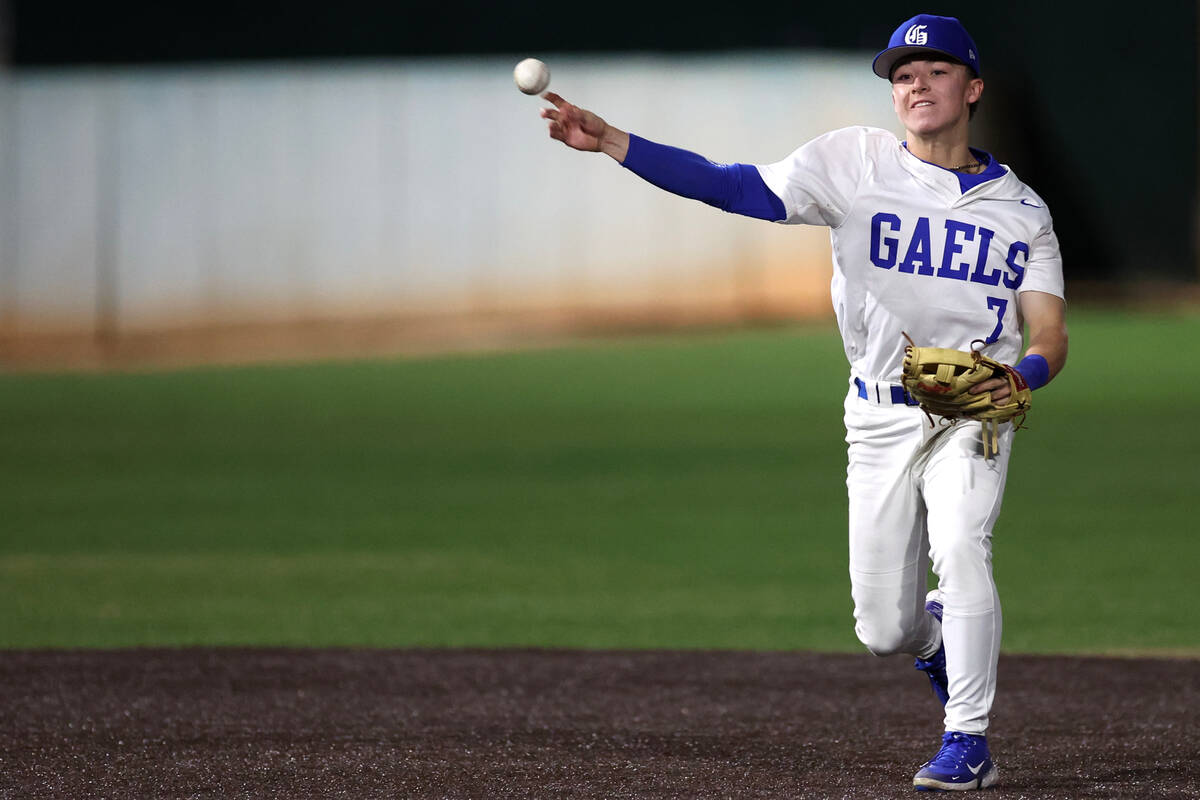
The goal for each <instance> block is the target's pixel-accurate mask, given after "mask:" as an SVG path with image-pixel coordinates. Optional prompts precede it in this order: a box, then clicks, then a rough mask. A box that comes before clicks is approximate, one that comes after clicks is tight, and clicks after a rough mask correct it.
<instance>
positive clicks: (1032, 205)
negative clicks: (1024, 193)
mask: <svg viewBox="0 0 1200 800" xmlns="http://www.w3.org/2000/svg"><path fill="white" fill-rule="evenodd" d="M1021 205H1023V206H1029V207H1030V208H1041V206H1039V205H1038V204H1037V203H1031V202H1029V201H1028V200H1026V199H1025V198H1024V197H1022V198H1021Z"/></svg>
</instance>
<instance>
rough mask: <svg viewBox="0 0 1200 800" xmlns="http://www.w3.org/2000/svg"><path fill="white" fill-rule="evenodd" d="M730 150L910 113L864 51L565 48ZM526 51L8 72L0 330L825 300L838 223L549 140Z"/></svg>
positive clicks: (628, 114) (685, 128)
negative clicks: (734, 202) (789, 215)
mask: <svg viewBox="0 0 1200 800" xmlns="http://www.w3.org/2000/svg"><path fill="white" fill-rule="evenodd" d="M544 58H545V60H546V61H547V62H548V63H549V64H550V67H551V70H552V72H553V81H552V84H551V86H552V88H553V89H555V90H556V91H558V92H560V93H561V94H563V95H564V96H566V97H567V98H568V99H570V100H572V101H574V102H577V103H579V104H580V105H584V106H586V107H589V108H593V109H595V110H596V111H598V112H599V113H601V114H603V115H605V116H606V117H607V118H608V119H610V120H611V121H613V123H614V124H617V125H620V126H621V127H624V128H626V129H628V130H632V131H634V132H637V133H640V134H642V135H644V136H646V137H648V138H651V139H655V140H657V141H662V142H666V143H670V144H674V145H678V146H681V147H686V148H688V149H692V150H696V151H698V152H701V153H703V154H704V155H706V156H707V157H709V158H711V159H713V160H715V161H723V162H731V161H743V162H749V163H763V162H769V161H774V160H777V159H779V158H782V157H783V156H785V155H786V154H787V153H789V152H790V151H791V150H793V149H794V148H795V147H796V146H798V145H800V144H801V143H803V142H804V141H806V140H808V139H809V138H812V137H813V136H816V135H818V134H820V133H822V132H824V131H826V130H829V129H832V128H835V127H840V126H844V125H850V124H869V125H878V126H882V127H894V123H895V118H894V115H893V114H892V112H891V108H890V103H889V95H888V87H887V85H886V83H884V82H883V81H880V80H879V79H878V78H875V77H874V76H873V75H872V74H871V72H870V69H869V66H868V60H869V56H866V55H854V56H851V55H844V54H837V55H833V54H817V55H813V54H809V55H797V54H778V55H764V54H753V55H748V54H743V55H738V54H734V55H721V56H711V57H654V56H629V57H624V58H616V57H606V58H583V57H578V56H570V57H569V56H555V55H548V56H544ZM517 59H518V56H517V55H514V56H513V57H512V58H503V59H500V58H479V59H468V60H453V61H449V60H402V61H401V60H398V61H375V62H365V63H364V62H353V63H304V64H287V65H276V66H270V65H268V66H261V65H260V66H246V65H238V66H204V67H188V68H170V69H164V68H123V69H71V70H55V71H46V70H34V71H30V70H25V71H18V72H15V73H8V74H2V75H0V182H2V185H3V192H2V194H0V336H3V337H6V338H8V339H9V340H10V341H11V340H13V339H14V338H15V337H20V336H23V335H26V334H37V333H45V332H83V333H87V332H96V331H104V332H107V333H109V334H114V333H115V334H120V333H124V332H146V331H155V330H165V329H171V328H179V327H187V326H197V325H201V326H203V325H212V324H217V325H221V324H234V323H245V322H259V321H267V322H271V321H293V320H302V319H345V318H359V317H361V318H368V317H379V316H390V317H397V316H399V317H403V316H406V315H429V314H440V313H446V314H462V313H468V314H469V313H473V312H488V313H501V314H503V313H506V312H526V311H538V310H555V309H557V310H571V309H585V310H589V311H604V310H608V309H611V310H628V309H631V308H632V309H643V310H644V309H664V310H671V309H688V308H702V309H720V308H722V307H728V308H732V309H737V308H754V309H764V308H765V309H777V310H781V311H783V312H791V311H798V312H806V311H807V312H812V311H817V312H825V311H827V309H828V306H829V301H828V296H827V294H828V288H827V284H828V275H829V266H828V251H829V245H828V236H827V232H826V231H824V230H816V229H801V228H798V227H795V226H781V225H773V224H769V223H765V222H761V221H757V220H748V219H744V218H740V217H734V216H731V215H728V214H724V213H722V212H720V211H717V210H715V209H711V208H708V207H706V206H703V205H701V204H699V203H695V202H691V201H685V200H681V199H679V198H676V197H672V196H670V195H668V194H666V193H664V192H661V191H659V190H657V189H654V188H653V187H650V186H648V185H645V184H643V183H642V181H641V180H640V179H638V178H637V177H636V176H634V175H632V174H630V173H628V172H627V171H625V170H623V169H621V168H619V167H618V166H617V165H615V164H614V163H612V162H611V161H610V160H609V159H608V158H607V157H604V156H600V155H595V154H586V155H585V154H580V153H575V152H573V151H568V150H567V149H566V148H564V147H563V146H562V145H560V144H559V143H557V142H553V141H551V140H550V139H549V138H548V137H547V136H546V134H545V124H544V122H543V121H542V120H541V119H540V118H539V117H538V113H537V109H538V108H539V107H540V105H541V101H540V100H538V99H536V98H530V97H526V96H524V95H521V94H520V93H519V92H517V90H516V88H515V87H514V86H513V83H512V78H511V69H512V66H513V64H514V63H515V62H516V60H517Z"/></svg>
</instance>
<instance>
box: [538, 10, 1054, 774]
mask: <svg viewBox="0 0 1200 800" xmlns="http://www.w3.org/2000/svg"><path fill="white" fill-rule="evenodd" d="M873 70H874V72H875V74H876V75H878V76H879V77H881V78H883V79H886V80H888V81H889V82H890V83H891V92H892V104H893V106H894V108H895V111H896V115H897V117H898V118H899V122H900V125H901V126H902V127H903V128H904V133H905V137H904V139H903V140H899V139H897V138H896V137H895V136H894V135H893V134H891V133H889V132H887V131H884V130H879V129H875V128H866V127H851V128H844V129H841V130H836V131H832V132H830V133H827V134H825V135H823V136H820V137H818V138H816V139H814V140H812V141H810V142H808V143H807V144H805V145H803V146H802V147H800V148H799V149H797V150H796V151H795V152H793V153H792V154H791V155H789V156H788V157H786V158H784V159H783V160H782V161H779V162H776V163H774V164H765V165H759V166H753V165H748V164H728V165H724V164H714V163H712V162H710V161H708V160H706V159H704V158H703V157H701V156H699V155H696V154H694V153H690V152H687V151H684V150H679V149H676V148H672V147H667V146H664V145H661V144H655V143H653V142H651V141H649V140H647V139H643V138H641V137H639V136H636V135H633V134H629V133H626V132H625V131H622V130H620V129H618V128H616V127H614V126H612V125H610V124H608V123H607V122H605V121H604V120H603V119H602V118H600V117H599V116H597V115H596V114H593V113H592V112H590V111H587V110H584V109H582V108H579V107H577V106H574V105H572V104H570V103H568V102H567V101H566V100H564V99H563V98H562V97H560V96H558V95H557V94H554V93H552V92H547V93H546V94H545V95H543V97H544V98H545V99H546V100H548V101H549V102H550V103H551V104H552V105H553V108H546V109H543V110H542V116H543V117H545V118H546V119H548V120H549V128H550V136H551V137H552V138H554V139H558V140H559V141H561V142H563V143H564V144H566V145H567V146H569V147H572V148H575V149H577V150H584V151H596V152H602V153H605V154H607V155H609V156H611V157H612V158H614V159H615V160H616V161H617V162H619V163H620V164H621V165H622V166H624V167H625V168H626V169H629V170H630V171H632V172H634V173H635V174H637V175H639V176H641V177H642V178H644V179H645V180H647V181H649V182H651V183H653V184H655V185H656V186H659V187H661V188H663V189H665V190H667V191H670V192H673V193H675V194H679V195H682V196H684V197H688V198H692V199H696V200H700V201H703V202H705V203H708V204H710V205H713V206H716V207H717V208H720V209H723V210H725V211H729V212H732V213H736V214H743V215H746V216H750V217H756V218H759V219H765V220H771V221H775V222H783V223H802V224H808V225H824V226H827V227H828V228H829V229H830V236H831V239H832V244H833V268H834V270H833V280H832V284H831V292H832V297H833V305H834V311H835V312H836V316H837V322H838V327H839V329H840V331H841V334H842V340H843V343H844V346H845V351H846V358H847V359H848V360H849V363H850V375H849V385H848V391H847V394H846V399H845V424H846V442H847V444H848V445H849V465H848V469H847V476H846V486H847V491H848V495H849V534H850V579H851V594H852V596H853V600H854V617H855V622H856V624H855V632H856V633H857V635H858V637H859V639H860V640H861V641H862V643H863V644H864V645H865V646H866V647H867V649H868V650H869V651H870V652H872V653H874V654H876V655H880V656H883V655H890V654H895V653H907V654H910V655H912V656H914V657H915V658H916V667H917V669H920V670H921V671H923V672H925V673H926V674H927V675H928V677H929V679H930V682H931V684H932V686H933V689H934V692H935V694H936V696H937V697H938V699H939V700H940V702H941V703H942V704H943V705H944V713H945V720H944V722H945V735H944V736H943V738H942V745H941V748H940V750H939V751H938V752H937V754H936V755H935V756H934V757H933V758H932V759H930V760H929V761H928V762H926V763H925V764H924V765H922V766H921V767H920V769H919V770H918V772H917V773H916V776H915V777H914V779H913V784H914V786H915V787H916V788H917V789H919V790H963V789H982V788H985V787H987V786H991V785H992V784H994V783H995V782H996V780H997V770H996V767H995V765H994V763H993V762H992V757H991V754H990V752H989V749H988V741H987V738H986V734H987V729H988V718H989V713H990V709H991V706H992V700H993V697H994V695H995V690H996V665H997V658H998V654H999V649H1000V630H1001V616H1000V601H999V598H998V597H997V594H996V585H995V582H994V580H993V577H992V550H991V539H992V528H993V526H994V525H995V523H996V518H997V516H998V515H999V513H1000V505H1001V501H1002V499H1003V495H1004V484H1005V476H1006V474H1007V471H1008V464H1009V453H1010V448H1011V444H1012V439H1013V429H1012V424H1011V423H1004V424H1003V425H1001V426H1000V431H999V436H998V442H997V444H998V446H989V447H985V446H984V445H985V442H984V441H983V439H984V434H983V431H982V429H981V426H980V425H979V424H978V423H970V422H959V423H957V424H948V421H945V420H943V421H942V422H940V423H934V421H933V418H932V417H927V415H926V414H925V413H923V412H922V410H921V409H920V408H918V407H917V406H916V404H915V401H914V400H913V399H912V397H911V395H909V394H908V393H907V392H906V391H905V390H904V388H903V386H902V384H901V363H902V361H903V358H904V346H905V344H906V337H905V334H907V336H909V337H911V338H912V340H913V341H915V342H916V343H918V344H921V345H924V346H930V347H937V348H949V349H957V350H971V349H972V348H983V349H985V350H986V354H987V355H989V356H991V357H992V358H995V359H996V360H998V361H1000V362H1002V363H1003V364H1005V365H1015V370H1016V374H1017V375H1018V376H1019V378H1020V379H1022V380H1023V381H1024V382H1025V383H1027V384H1028V386H1029V387H1030V388H1032V389H1034V390H1036V389H1038V388H1040V387H1042V386H1044V385H1046V384H1047V383H1048V382H1049V381H1050V380H1051V379H1052V378H1053V377H1054V376H1055V375H1056V374H1057V373H1058V372H1059V371H1060V370H1061V369H1062V368H1063V365H1064V363H1065V362H1066V357H1067V331H1066V325H1065V321H1064V310H1065V303H1064V300H1063V278H1062V261H1061V257H1060V254H1059V247H1058V241H1057V239H1056V237H1055V234H1054V229H1053V225H1052V222H1051V218H1050V212H1049V211H1048V210H1047V208H1046V203H1045V202H1043V200H1042V199H1041V198H1040V197H1039V196H1038V195H1037V194H1035V193H1034V192H1033V191H1032V190H1031V189H1030V188H1029V187H1028V186H1026V185H1025V184H1024V183H1022V182H1021V181H1020V180H1019V179H1018V178H1017V176H1016V175H1015V174H1014V173H1013V171H1012V170H1011V169H1010V168H1008V167H1007V166H1005V165H1004V164H1001V163H1000V162H999V161H997V160H996V159H995V158H994V157H993V156H992V155H991V154H989V153H986V152H984V151H982V150H978V149H975V148H972V147H969V145H968V138H969V136H968V134H969V124H968V123H969V121H970V119H971V117H972V116H973V114H974V111H975V109H976V106H977V104H978V103H979V101H980V97H981V96H982V94H983V89H984V83H983V80H982V78H981V77H980V75H981V71H980V59H979V50H978V48H977V47H976V46H975V43H974V41H973V40H972V39H971V36H970V35H969V34H968V33H967V31H966V29H965V28H964V27H963V26H962V25H961V24H960V23H959V21H958V20H957V19H954V18H952V17H941V16H933V15H928V14H919V15H917V16H915V17H913V18H912V19H910V20H908V21H906V22H904V23H903V24H902V25H900V27H898V28H897V29H896V31H895V33H893V34H892V37H891V39H890V41H889V42H888V46H887V47H886V48H885V49H884V50H882V51H881V52H880V53H879V54H878V55H877V56H876V57H875V60H874V64H873ZM1025 331H1027V333H1028V339H1027V341H1028V346H1027V347H1026V348H1025V350H1024V354H1023V356H1022V334H1023V332H1025ZM971 392H972V393H983V392H990V393H991V396H992V399H993V400H995V401H997V402H999V401H1003V400H1005V399H1006V398H1007V397H1008V395H1009V394H1010V386H1009V383H1008V382H1007V381H1005V380H1002V379H1000V378H995V379H991V380H987V381H985V382H984V383H982V384H980V385H978V386H977V387H975V388H974V389H971ZM988 444H991V443H990V442H988ZM930 564H932V568H933V572H934V573H935V574H936V576H937V579H938V584H937V588H936V589H934V590H933V591H930V592H927V591H926V589H927V587H926V574H927V570H928V568H929V566H930Z"/></svg>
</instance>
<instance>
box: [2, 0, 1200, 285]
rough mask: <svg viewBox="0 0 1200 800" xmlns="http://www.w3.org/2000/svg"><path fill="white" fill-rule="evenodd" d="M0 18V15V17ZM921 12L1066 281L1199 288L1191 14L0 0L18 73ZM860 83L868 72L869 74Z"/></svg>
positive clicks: (519, 42) (435, 52)
mask: <svg viewBox="0 0 1200 800" xmlns="http://www.w3.org/2000/svg"><path fill="white" fill-rule="evenodd" d="M0 8H2V6H0ZM920 11H929V12H931V13H941V14H951V15H956V16H959V17H960V18H961V19H962V20H963V22H964V24H966V25H967V27H968V28H969V29H970V30H971V32H972V35H973V36H974V38H975V40H976V42H977V43H978V45H979V49H980V54H981V59H982V68H983V77H984V79H985V80H986V82H987V90H986V92H985V95H984V100H983V103H982V107H981V110H980V115H979V116H978V117H977V120H978V122H979V124H978V125H977V126H976V127H977V128H978V130H979V133H980V135H979V141H978V143H979V144H980V145H982V146H984V147H985V148H987V149H990V150H992V151H993V152H995V153H996V155H997V156H998V157H999V158H1000V159H1001V160H1002V161H1004V162H1006V163H1008V164H1010V165H1012V166H1013V168H1014V169H1015V170H1016V171H1017V174H1018V175H1020V176H1021V177H1022V178H1023V179H1024V180H1025V181H1026V182H1027V183H1029V184H1030V185H1032V186H1033V188H1034V189H1035V190H1036V191H1037V192H1038V193H1039V194H1041V195H1042V196H1043V197H1044V198H1045V199H1046V200H1047V202H1048V203H1049V204H1050V207H1051V210H1052V211H1053V213H1054V217H1055V225H1056V230H1057V231H1058V234H1059V238H1060V240H1061V242H1062V246H1063V252H1064V255H1065V263H1066V270H1067V277H1068V278H1069V279H1070V280H1072V281H1073V282H1081V281H1092V280H1113V279H1117V280H1164V279H1165V280H1172V281H1195V280H1196V278H1197V258H1196V240H1197V236H1196V227H1195V226H1196V212H1197V209H1196V186H1197V137H1196V130H1197V112H1196V106H1197V55H1196V53H1197V45H1196V39H1197V11H1196V4H1195V3H1190V2H1176V3H1149V4H1147V3H1141V4H1137V5H1136V6H1129V5H1124V4H1122V5H1116V4H1105V3H1086V4H1085V3H1079V4H1075V3H1067V4H1055V3H1051V2H1042V3H1033V2H1020V3H1008V4H1003V3H993V4H972V5H971V6H968V7H963V8H961V9H960V8H957V7H956V8H945V7H932V8H929V7H927V8H921V7H903V6H897V5H895V4H892V3H884V2H881V1H880V0H862V1H860V2H856V3H854V4H852V5H851V4H820V3H811V4H809V3H794V4H785V5H771V6H759V5H757V4H755V5H748V4H739V5H736V6H724V5H722V6H705V5H704V4H696V3H694V2H689V3H685V2H663V1H657V2H656V1H655V0H648V1H646V2H640V3H630V4H621V5H619V6H606V5H601V4H588V5H587V6H570V7H568V6H562V7H556V6H552V5H548V4H547V5H542V4H536V3H524V4H504V3H483V2H478V1H477V0H470V1H469V2H458V3H453V4H450V3H428V4H425V3H421V4H410V3H403V2H386V1H385V0H342V1H341V2H332V3H331V2H315V1H314V0H292V1H291V2H286V3H284V2H266V1H264V0H260V1H259V2H242V3H238V2H234V1H233V0H211V2H205V3H164V2H146V1H145V0H136V1H133V2H116V3H98V2H84V1H83V0H63V1H62V2H47V1H46V0H9V3H8V8H7V14H8V17H9V18H8V20H7V24H6V25H0V31H3V30H4V28H7V29H8V37H7V38H8V44H7V49H8V59H9V61H10V62H11V64H12V65H13V66H14V67H15V68H17V69H26V68H36V67H44V66H51V65H54V66H61V65H73V66H80V67H88V66H90V65H107V64H150V63H178V62H207V61H236V60H281V59H282V60H288V59H322V58H347V57H348V58H376V57H395V56H402V57H428V56H439V57H444V56H460V55H473V54H503V55H530V54H537V55H543V54H548V53H556V52H594V53H603V52H628V51H642V52H647V51H650V52H706V51H729V50H751V49H755V50H757V49H766V50H771V49H790V48H822V49H833V50H878V49H880V48H881V47H882V46H883V45H884V44H885V43H886V41H887V38H888V36H889V34H890V33H891V31H892V30H893V29H894V28H895V27H896V26H897V25H898V24H899V23H900V22H902V21H903V20H905V19H907V18H908V17H910V16H912V15H913V14H916V13H918V12H920ZM863 68H864V69H869V65H868V64H866V63H864V65H863Z"/></svg>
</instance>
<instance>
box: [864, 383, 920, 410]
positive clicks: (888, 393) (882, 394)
mask: <svg viewBox="0 0 1200 800" xmlns="http://www.w3.org/2000/svg"><path fill="white" fill-rule="evenodd" d="M854 385H855V386H857V387H858V396H859V397H861V398H862V399H863V400H867V401H869V402H872V403H878V404H879V405H893V406H915V405H920V404H919V403H918V402H917V401H916V400H914V399H913V397H912V395H911V394H909V393H908V392H907V391H905V389H904V387H903V386H898V385H896V384H894V383H879V382H876V381H871V382H870V383H868V382H866V381H864V380H863V379H862V378H858V377H856V378H855V379H854Z"/></svg>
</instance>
